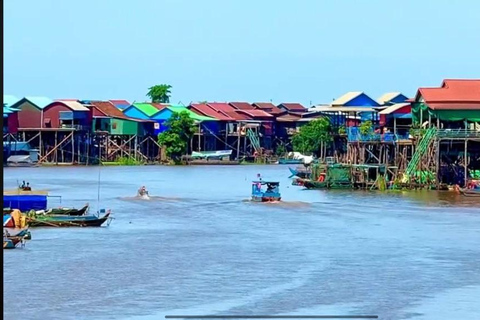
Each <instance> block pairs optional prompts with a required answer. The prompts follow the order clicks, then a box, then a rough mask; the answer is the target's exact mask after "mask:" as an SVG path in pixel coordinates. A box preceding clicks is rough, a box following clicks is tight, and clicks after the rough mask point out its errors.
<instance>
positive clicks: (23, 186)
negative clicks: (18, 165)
mask: <svg viewBox="0 0 480 320" xmlns="http://www.w3.org/2000/svg"><path fill="white" fill-rule="evenodd" d="M20 188H21V189H25V180H23V182H22V185H21V186H20Z"/></svg>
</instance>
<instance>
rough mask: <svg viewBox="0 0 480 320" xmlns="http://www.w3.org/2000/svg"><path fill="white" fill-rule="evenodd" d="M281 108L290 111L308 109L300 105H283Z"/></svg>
mask: <svg viewBox="0 0 480 320" xmlns="http://www.w3.org/2000/svg"><path fill="white" fill-rule="evenodd" d="M280 106H283V107H284V108H285V109H287V110H288V111H307V109H306V108H305V107H304V106H303V105H301V104H300V103H281V104H279V108H280Z"/></svg>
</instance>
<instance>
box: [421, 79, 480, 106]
mask: <svg viewBox="0 0 480 320" xmlns="http://www.w3.org/2000/svg"><path fill="white" fill-rule="evenodd" d="M419 94H420V95H421V96H422V98H423V99H424V100H425V102H426V103H427V104H429V105H430V103H435V102H436V103H446V102H459V103H480V79H472V80H464V79H446V80H444V81H443V83H442V86H441V87H439V88H419V89H418V93H417V99H418V97H419V96H418V95H419Z"/></svg>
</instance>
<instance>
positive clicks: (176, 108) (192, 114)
mask: <svg viewBox="0 0 480 320" xmlns="http://www.w3.org/2000/svg"><path fill="white" fill-rule="evenodd" d="M167 108H168V109H169V110H170V111H172V112H177V113H180V112H183V111H186V112H187V113H188V115H189V116H190V118H192V119H194V120H197V121H218V119H215V118H210V117H205V116H201V115H199V114H196V113H195V112H193V111H191V110H189V109H187V107H185V106H169V107H167Z"/></svg>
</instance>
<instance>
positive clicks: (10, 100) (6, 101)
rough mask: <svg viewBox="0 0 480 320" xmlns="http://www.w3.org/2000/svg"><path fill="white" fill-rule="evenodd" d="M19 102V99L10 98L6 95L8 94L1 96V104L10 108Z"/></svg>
mask: <svg viewBox="0 0 480 320" xmlns="http://www.w3.org/2000/svg"><path fill="white" fill-rule="evenodd" d="M19 100H20V99H19V98H17V97H15V96H11V95H8V94H4V95H3V104H4V105H6V106H7V107H10V106H12V105H14V104H15V103H17V102H18V101H19Z"/></svg>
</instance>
